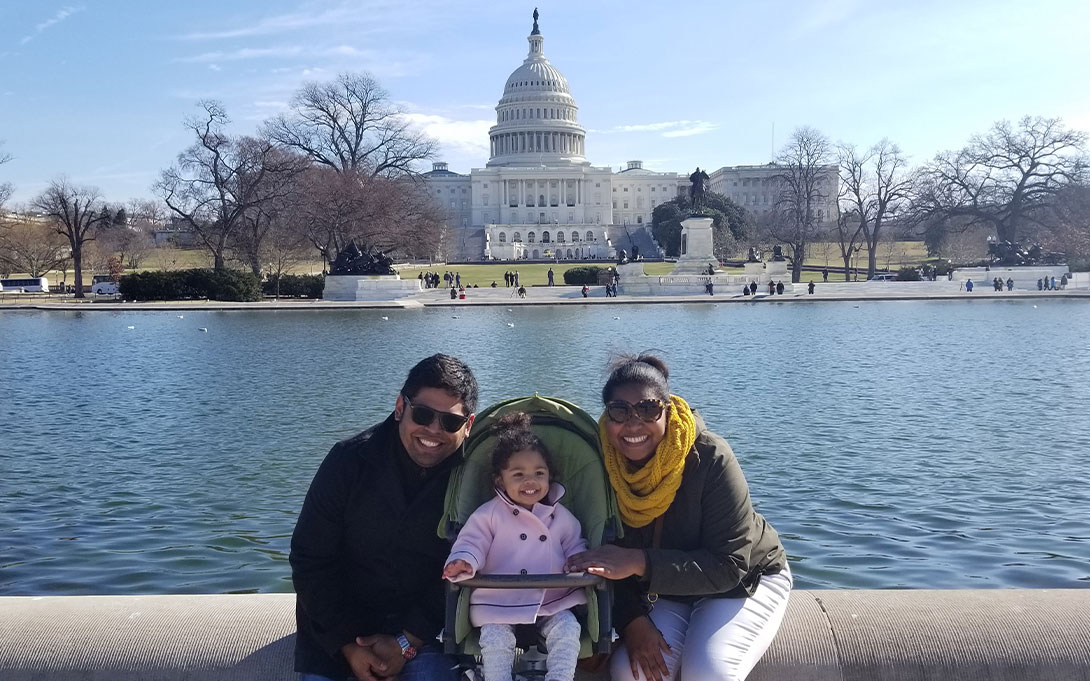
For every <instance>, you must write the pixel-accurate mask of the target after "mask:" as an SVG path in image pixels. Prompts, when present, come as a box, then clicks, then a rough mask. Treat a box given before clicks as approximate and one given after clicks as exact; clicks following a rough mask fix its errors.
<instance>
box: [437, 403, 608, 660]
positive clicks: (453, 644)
mask: <svg viewBox="0 0 1090 681" xmlns="http://www.w3.org/2000/svg"><path fill="white" fill-rule="evenodd" d="M465 457H466V458H465V463H464V464H463V466H462V467H461V469H460V470H459V471H457V472H456V473H455V474H454V475H452V477H451V482H450V486H449V487H448V490H447V510H446V514H447V515H446V527H445V528H444V529H445V536H447V537H448V538H453V537H454V536H455V535H456V534H457V540H456V541H455V543H454V546H453V548H452V551H451V554H450V557H449V558H448V560H447V566H446V568H445V570H444V576H445V577H446V578H447V579H449V580H451V582H452V583H451V585H450V589H449V590H448V596H447V625H446V630H445V632H444V636H443V641H444V645H445V647H446V650H447V652H449V653H460V654H461V655H462V656H463V658H462V659H463V660H467V659H468V661H469V664H470V665H472V662H473V657H471V656H476V655H478V654H479V655H481V656H482V657H483V661H484V678H485V679H486V681H494V679H503V680H504V681H507V680H509V679H511V674H512V661H514V660H516V659H517V662H516V664H515V675H516V677H517V678H547V679H549V681H552V680H553V679H571V678H572V676H573V674H574V667H575V661H576V658H577V657H589V656H591V655H592V654H593V653H594V652H595V651H597V652H600V653H603V652H608V650H609V645H610V637H609V631H610V621H609V605H610V600H611V591H610V588H609V584H608V582H606V581H605V580H602V579H600V578H599V577H596V576H593V575H587V574H583V573H579V574H563V566H564V563H565V558H566V557H567V556H569V555H571V554H573V553H577V552H579V551H581V550H583V547H586V546H587V545H588V544H589V546H590V547H594V546H598V545H600V544H601V543H602V541H603V538H606V539H608V538H610V537H612V536H613V533H614V532H615V529H614V528H615V527H616V526H617V525H616V521H615V519H616V517H617V512H616V501H615V499H614V498H613V496H612V490H611V488H610V487H609V484H608V481H607V479H606V477H605V473H604V468H603V466H602V462H601V455H600V450H599V445H598V440H597V428H596V424H595V423H594V420H593V419H591V418H590V417H589V416H588V415H587V414H586V413H585V412H583V411H582V410H580V409H579V408H578V407H575V406H574V405H571V404H568V403H565V402H562V401H560V400H552V399H548V398H543V397H539V396H536V395H535V396H533V397H530V398H519V399H516V400H509V401H507V402H503V403H500V404H498V405H494V406H493V407H491V408H489V409H487V410H485V411H484V412H481V413H480V414H479V415H478V418H477V421H476V423H475V424H474V429H473V431H472V433H471V435H470V437H469V438H468V439H467V441H466V447H465ZM557 478H559V479H560V480H563V482H564V486H561V485H560V484H559V483H557V482H556V479H557ZM561 497H563V501H562V502H561V503H557V502H558V501H560V500H561ZM580 524H581V525H582V529H583V532H582V533H580ZM584 537H585V539H584ZM573 609H574V611H575V613H576V614H578V616H579V620H582V621H583V622H585V625H586V626H585V632H584V631H583V627H581V626H580V622H579V621H578V620H577V619H576V617H575V616H574V615H573V612H572V611H573ZM516 624H518V625H519V626H518V627H517V629H518V631H517V632H514V631H513V629H514V628H515V627H514V625H516ZM526 624H529V625H530V627H529V628H530V629H531V631H530V634H531V636H530V638H527V636H526V633H527V632H526V629H527V628H528V627H527V626H525V625H526ZM534 624H536V629H535V628H534V626H533V625H534ZM478 626H479V627H480V630H479V631H478V630H477V629H475V627H478ZM539 632H540V634H543V635H544V639H545V643H546V648H547V650H545V651H542V650H540V642H539V638H538V637H539ZM478 636H479V639H478ZM516 641H517V642H516ZM535 644H536V645H535ZM516 647H517V648H521V649H522V650H524V651H525V652H524V653H523V652H521V651H516ZM543 654H544V655H545V657H542V655H543ZM545 669H547V670H548V672H547V675H546V673H545ZM467 675H468V677H469V678H472V679H480V678H481V675H480V672H479V671H478V670H477V669H476V668H474V667H472V666H470V668H469V670H468V674H467Z"/></svg>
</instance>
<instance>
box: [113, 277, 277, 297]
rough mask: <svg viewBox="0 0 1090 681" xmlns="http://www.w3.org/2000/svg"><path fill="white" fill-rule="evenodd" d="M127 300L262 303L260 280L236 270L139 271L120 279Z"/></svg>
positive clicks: (122, 291)
mask: <svg viewBox="0 0 1090 681" xmlns="http://www.w3.org/2000/svg"><path fill="white" fill-rule="evenodd" d="M120 289H121V297H122V298H123V299H125V300H192V299H200V298H204V299H208V300H227V301H255V300H261V280H260V279H258V278H257V277H255V276H254V275H253V273H251V272H241V271H237V270H220V271H218V272H217V271H215V270H205V269H191V270H177V271H173V272H137V273H135V274H126V275H125V276H123V277H121V282H120Z"/></svg>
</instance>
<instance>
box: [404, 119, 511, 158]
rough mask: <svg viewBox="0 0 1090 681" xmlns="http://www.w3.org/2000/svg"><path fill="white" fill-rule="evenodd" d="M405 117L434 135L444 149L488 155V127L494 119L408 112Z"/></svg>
mask: <svg viewBox="0 0 1090 681" xmlns="http://www.w3.org/2000/svg"><path fill="white" fill-rule="evenodd" d="M405 117H406V118H407V119H408V120H409V122H411V123H412V124H413V125H415V126H416V127H418V128H420V129H421V130H422V131H423V132H424V133H425V134H427V135H430V136H431V137H434V138H435V139H437V140H438V141H439V144H440V145H441V146H442V147H443V148H444V149H450V150H452V151H454V152H455V153H462V154H472V155H473V156H476V157H478V158H479V157H487V156H488V129H489V128H490V127H492V125H493V123H494V121H493V120H491V119H488V120H475V121H457V120H454V119H452V118H447V117H446V116H441V115H439V114H426V113H409V114H405Z"/></svg>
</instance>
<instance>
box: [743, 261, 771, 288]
mask: <svg viewBox="0 0 1090 681" xmlns="http://www.w3.org/2000/svg"><path fill="white" fill-rule="evenodd" d="M742 267H743V269H744V270H745V273H746V282H747V283H748V282H751V281H755V282H757V283H758V284H767V283H768V274H767V273H766V272H765V264H764V263H763V262H747V263H746V264H745V265H743V266H742Z"/></svg>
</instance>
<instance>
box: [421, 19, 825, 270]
mask: <svg viewBox="0 0 1090 681" xmlns="http://www.w3.org/2000/svg"><path fill="white" fill-rule="evenodd" d="M537 17H538V14H537V10H535V11H534V26H533V30H532V31H531V32H530V35H529V37H528V38H527V40H528V41H529V43H530V48H529V53H528V54H527V55H526V59H525V60H524V61H523V62H522V65H521V66H519V67H518V68H517V69H515V71H514V72H513V73H512V74H511V75H510V77H508V79H507V83H506V84H505V85H504V87H503V96H502V97H500V101H499V104H498V105H497V106H496V124H495V125H493V126H492V128H491V129H490V130H489V131H488V138H489V159H488V163H487V164H486V165H485V167H484V168H474V169H473V170H471V171H470V173H469V174H468V175H464V174H460V173H455V172H452V171H450V170H448V168H447V164H446V163H441V162H440V163H434V164H433V167H432V170H431V171H430V172H427V173H424V174H423V179H424V181H425V186H426V187H427V190H428V192H429V193H430V194H431V196H432V197H434V199H435V200H436V201H437V202H438V203H439V205H440V206H441V207H442V208H443V210H444V211H445V213H446V219H447V225H448V226H449V227H451V228H452V231H453V233H454V235H455V239H456V241H457V243H456V244H455V245H454V248H453V249H452V250H453V252H454V254H456V257H457V259H460V260H480V259H482V258H483V259H485V260H490V259H494V260H522V259H554V258H555V259H559V260H569V259H597V258H610V259H611V258H615V257H616V256H617V252H618V250H619V249H621V248H624V249H629V251H630V252H631V248H632V247H633V246H636V247H638V248H639V250H640V252H641V253H644V254H646V255H649V256H650V255H654V256H657V255H659V254H660V252H659V247H658V245H657V244H656V243H655V242H654V241H653V239H652V237H651V212H652V210H654V208H655V206H657V205H659V204H661V203H663V202H666V201H669V200H671V199H673V198H674V197H676V196H677V195H678V193H679V192H687V191H688V186H689V179H688V174H679V173H676V172H675V173H670V172H653V171H650V170H647V169H644V168H643V164H642V162H640V161H629V162H628V164H627V165H628V167H627V168H626V169H624V170H620V171H614V170H612V169H611V168H608V167H598V166H592V165H591V164H590V161H588V160H587V158H586V137H587V131H586V130H585V129H584V128H583V126H581V125H580V124H579V119H578V116H577V112H578V110H579V107H578V106H576V103H575V98H573V97H572V95H571V91H570V90H569V88H568V80H567V79H566V78H565V77H564V75H563V74H562V73H560V71H558V70H557V69H556V67H555V66H553V65H552V63H550V62H549V60H548V59H547V58H546V57H545V52H544V42H545V38H544V36H542V35H541V31H540V30H539V28H538V21H537ZM775 172H776V166H775V165H769V166H738V167H733V168H720V169H719V170H716V171H714V172H711V173H710V176H711V181H710V187H709V188H710V189H711V191H715V192H718V193H721V194H723V195H724V196H727V197H729V198H731V199H733V200H735V201H737V202H738V204H739V205H742V206H745V207H747V208H749V209H750V210H754V211H760V210H769V209H770V208H771V206H772V203H773V202H774V200H773V199H772V198H770V197H772V195H773V193H774V191H773V189H774V182H772V181H770V178H771V176H773V175H774V174H775ZM834 177H835V170H834ZM751 182H752V189H750V186H751ZM762 186H763V191H762V190H761V188H762ZM743 189H744V191H742V190H743ZM833 195H834V196H835V192H834V193H833Z"/></svg>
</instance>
